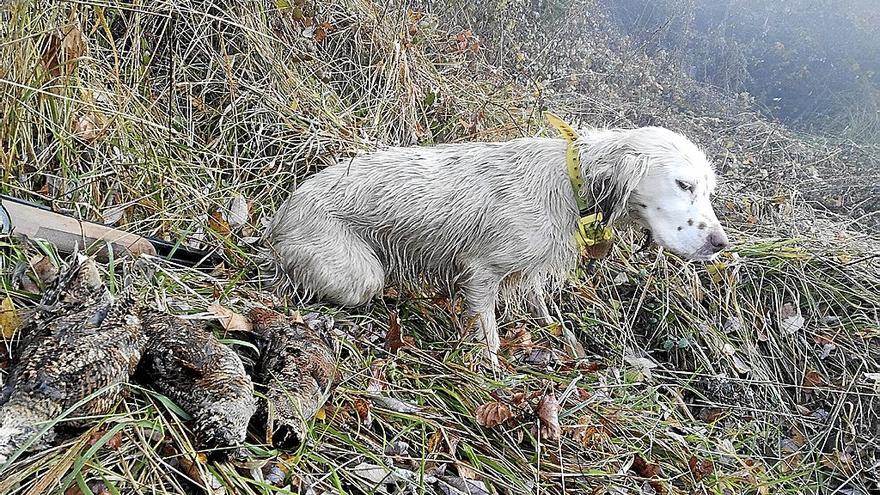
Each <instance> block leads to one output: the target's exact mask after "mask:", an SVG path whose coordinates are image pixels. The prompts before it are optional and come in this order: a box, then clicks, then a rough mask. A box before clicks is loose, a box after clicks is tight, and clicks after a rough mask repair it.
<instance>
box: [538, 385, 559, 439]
mask: <svg viewBox="0 0 880 495" xmlns="http://www.w3.org/2000/svg"><path fill="white" fill-rule="evenodd" d="M536 412H537V414H538V420H539V422H540V425H541V428H540V432H541V436H542V437H543V438H545V439H547V440H550V441H554V442H555V441H559V437H560V435H561V433H562V428H560V426H559V402H557V401H556V393H555V392H553V391H551V392H550V393H549V394H547V395H545V396H544V397H542V398H541V401H540V402H538V410H537V411H536Z"/></svg>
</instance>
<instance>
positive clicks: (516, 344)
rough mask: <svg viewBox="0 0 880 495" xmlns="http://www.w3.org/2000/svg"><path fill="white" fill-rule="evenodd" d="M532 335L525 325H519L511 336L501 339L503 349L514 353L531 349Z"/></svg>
mask: <svg viewBox="0 0 880 495" xmlns="http://www.w3.org/2000/svg"><path fill="white" fill-rule="evenodd" d="M533 345H534V343H533V342H532V334H531V332H529V330H528V329H527V328H526V326H525V325H518V326H517V327H516V328H514V329H513V331H511V332H510V333H509V334H507V335H506V336H504V337H502V338H501V348H502V349H506V350H509V351H512V352H516V351H519V350H524V349H531V348H532V346H533Z"/></svg>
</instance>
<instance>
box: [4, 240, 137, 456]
mask: <svg viewBox="0 0 880 495" xmlns="http://www.w3.org/2000/svg"><path fill="white" fill-rule="evenodd" d="M138 313H139V309H138V306H137V304H136V302H135V300H134V298H133V296H132V294H131V293H130V292H123V293H122V294H121V295H120V296H119V297H116V298H114V297H112V296H111V295H110V293H109V291H108V290H107V288H106V286H105V285H104V282H103V281H102V280H101V275H100V273H99V272H98V268H97V266H96V265H95V262H94V260H93V259H91V258H87V257H85V256H81V255H80V256H77V257H76V259H75V262H74V263H72V264H71V266H70V267H69V268H68V269H67V270H66V271H65V272H64V273H63V274H62V275H61V276H60V277H59V278H58V279H57V280H56V281H55V283H54V285H53V286H52V287H51V288H50V289H49V290H47V291H46V292H45V293H44V295H43V297H42V298H41V300H40V303H39V305H38V307H37V310H36V311H35V312H34V314H33V315H32V317H31V318H30V320H29V321H28V322H27V323H26V324H25V326H24V327H23V328H22V329H21V333H22V334H23V337H22V342H21V344H20V346H19V348H20V349H21V351H20V352H19V353H18V356H17V359H16V362H15V364H14V365H13V368H12V371H11V373H10V380H9V386H10V390H11V391H10V395H9V399H8V401H7V402H6V403H4V404H3V405H2V406H0V464H2V463H3V462H5V461H6V460H7V459H8V458H9V457H10V456H11V455H12V454H13V453H14V452H16V451H18V450H19V449H23V450H25V451H32V450H36V449H38V448H40V447H43V446H44V445H45V443H46V442H49V441H51V440H52V438H53V437H54V431H53V428H51V427H49V424H50V423H51V421H53V420H56V419H58V418H59V417H60V416H61V415H62V414H63V413H65V412H66V411H70V413H69V415H68V416H69V417H74V418H75V417H79V416H93V415H103V414H107V413H109V412H111V411H112V409H113V407H114V406H115V405H116V404H117V403H118V402H119V400H120V399H121V398H122V394H123V392H124V390H125V384H127V383H128V380H129V376H130V375H131V374H132V373H133V372H134V370H135V368H136V366H137V363H138V361H139V360H140V358H141V353H142V352H143V349H144V345H145V344H146V337H145V335H144V333H143V330H142V327H141V320H140V317H139V314H138ZM78 404H79V405H78ZM74 407H75V409H74ZM65 424H68V425H71V426H78V425H79V424H81V421H78V420H76V419H74V420H72V421H67V422H65ZM41 431H43V433H42V434H40V432H41Z"/></svg>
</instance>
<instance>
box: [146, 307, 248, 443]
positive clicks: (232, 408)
mask: <svg viewBox="0 0 880 495" xmlns="http://www.w3.org/2000/svg"><path fill="white" fill-rule="evenodd" d="M144 328H145V331H146V333H147V334H148V335H149V343H148V345H147V350H146V351H145V353H144V358H143V360H142V361H141V364H140V368H139V374H140V375H142V376H143V377H145V378H146V380H147V382H148V383H149V384H150V385H151V386H152V387H153V388H155V389H156V390H157V391H158V392H160V393H162V394H164V395H166V396H168V397H169V398H170V399H171V400H173V401H174V402H175V403H176V404H177V405H179V406H180V407H182V408H183V409H184V410H185V411H186V412H187V413H189V414H191V415H192V416H193V422H194V430H195V434H196V444H197V446H198V447H199V448H204V449H216V448H224V447H232V446H236V445H240V444H241V443H242V442H243V441H244V438H245V433H246V432H247V426H248V423H249V422H250V419H251V416H253V414H254V412H255V411H256V400H255V399H254V395H253V392H254V388H253V384H252V383H251V379H250V377H248V376H247V374H246V373H245V370H244V365H243V364H242V362H241V359H240V358H239V357H238V355H237V354H235V352H233V351H232V349H230V348H229V347H227V346H226V345H224V344H222V343H221V342H220V341H219V340H218V339H217V337H216V336H214V334H213V333H212V332H211V331H210V330H209V329H207V328H205V325H204V324H203V323H201V322H196V321H192V320H185V319H182V318H178V317H174V316H170V315H165V314H159V313H151V314H148V315H145V316H144Z"/></svg>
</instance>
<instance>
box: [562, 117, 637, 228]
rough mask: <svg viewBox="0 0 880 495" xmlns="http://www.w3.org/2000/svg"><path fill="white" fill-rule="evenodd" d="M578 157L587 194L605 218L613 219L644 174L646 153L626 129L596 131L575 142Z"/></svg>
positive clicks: (623, 206) (624, 212) (624, 208)
mask: <svg viewBox="0 0 880 495" xmlns="http://www.w3.org/2000/svg"><path fill="white" fill-rule="evenodd" d="M575 146H577V147H578V153H579V154H580V158H581V174H583V178H584V182H585V183H586V184H587V188H586V189H587V190H586V191H582V192H581V193H582V194H587V195H589V197H588V199H590V200H591V201H592V202H593V203H594V204H595V205H596V209H597V210H598V211H601V212H602V215H603V216H604V217H605V220H606V221H607V222H609V223H611V222H614V221H615V220H617V219H619V218H620V217H622V216H623V215H625V214H626V211H627V208H626V204H627V201H629V197H630V195H631V194H632V192H633V191H634V190H635V189H636V187H637V186H638V185H639V183H640V182H641V181H642V179H643V178H644V177H645V174H647V172H648V156H647V155H645V154H643V153H640V152H639V149H638V146H636V143H633V142H632V138H631V136H630V135H629V133H628V132H627V131H617V130H614V131H611V130H607V131H595V132H592V133H587V134H586V135H585V136H583V137H581V138H580V139H578V140H577V141H576V142H575Z"/></svg>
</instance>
